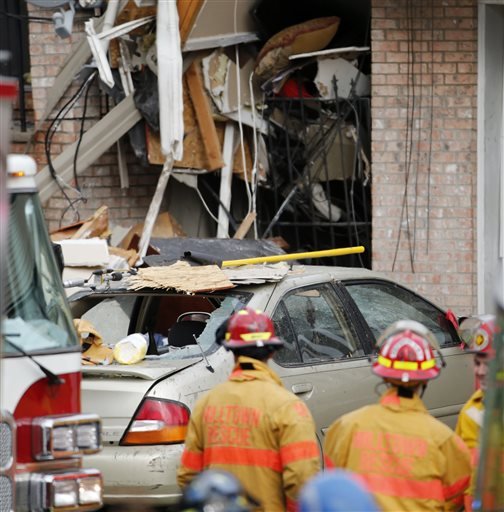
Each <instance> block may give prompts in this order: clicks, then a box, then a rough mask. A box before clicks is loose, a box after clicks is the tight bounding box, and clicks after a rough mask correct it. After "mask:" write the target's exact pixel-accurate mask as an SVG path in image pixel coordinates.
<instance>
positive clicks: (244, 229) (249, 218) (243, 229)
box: [233, 212, 257, 240]
mask: <svg viewBox="0 0 504 512" xmlns="http://www.w3.org/2000/svg"><path fill="white" fill-rule="evenodd" d="M256 215H257V214H256V212H248V213H247V215H246V216H245V218H244V219H243V221H242V223H241V224H240V226H239V227H238V229H237V230H236V233H235V234H234V236H233V238H234V239H235V240H243V239H244V238H245V235H246V234H247V233H248V231H249V229H250V226H252V224H253V223H254V220H255V218H256Z"/></svg>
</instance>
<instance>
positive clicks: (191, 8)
mask: <svg viewBox="0 0 504 512" xmlns="http://www.w3.org/2000/svg"><path fill="white" fill-rule="evenodd" d="M162 4H163V8H161V6H160V5H159V4H157V3H155V2H151V1H147V0H144V1H142V0H128V1H124V0H122V1H120V0H117V1H114V0H110V2H108V7H107V10H106V11H105V13H104V14H103V15H102V17H101V18H98V19H95V20H90V21H89V22H88V23H87V31H86V32H87V40H86V41H83V42H82V43H81V44H80V45H79V46H78V47H77V50H76V51H75V52H74V53H73V54H72V56H71V57H70V58H69V59H68V60H67V62H66V63H65V65H64V66H63V68H62V70H61V72H60V75H59V76H58V77H57V79H56V82H55V85H54V87H53V89H52V92H53V94H52V96H51V97H50V98H49V101H48V106H47V109H46V112H45V113H44V116H43V117H47V116H48V115H49V114H50V112H51V110H52V109H53V108H54V106H55V105H56V103H57V102H58V100H59V97H58V95H61V94H62V93H63V92H64V91H65V90H66V88H67V87H68V85H69V84H70V83H71V81H72V80H73V78H74V76H75V75H77V73H78V72H79V71H80V70H81V69H82V67H83V66H84V65H86V66H89V65H91V67H93V66H94V67H96V68H97V71H98V73H99V75H100V77H101V82H102V85H103V84H105V85H103V88H104V90H105V91H107V93H109V94H111V96H112V98H113V100H114V102H115V103H116V105H115V106H114V107H113V108H112V109H111V110H110V111H109V112H108V114H106V115H105V116H104V117H103V118H102V119H101V120H100V121H98V122H97V123H96V124H94V125H93V126H92V127H91V128H90V129H89V130H88V131H87V132H86V133H85V134H84V136H83V137H82V140H81V141H80V142H79V143H78V145H77V143H76V144H74V145H72V146H69V147H67V148H66V150H65V151H64V152H63V153H62V154H60V155H59V156H58V157H57V158H55V159H54V161H53V162H51V165H49V166H48V167H46V168H44V169H43V170H42V171H41V172H40V173H39V175H38V178H37V179H38V181H39V184H40V186H41V198H42V200H43V201H45V200H47V199H48V198H49V197H50V196H51V195H52V193H53V192H54V190H55V186H56V185H55V181H54V180H56V179H59V180H63V181H68V180H70V179H71V172H72V166H73V165H74V161H75V168H76V171H77V173H81V172H82V171H83V170H84V169H86V168H87V167H88V166H90V165H92V164H93V162H94V161H95V160H96V159H97V158H99V156H100V155H101V154H103V152H104V151H106V150H107V149H108V148H110V147H112V146H113V145H114V144H116V143H117V142H118V141H119V139H120V138H121V137H122V136H123V135H124V134H125V133H127V132H130V134H131V130H133V129H135V130H136V136H135V137H130V141H131V143H132V144H133V147H134V150H135V154H142V155H143V157H144V158H145V159H146V160H147V161H148V162H149V163H150V164H151V165H162V166H163V171H162V173H161V178H160V182H159V184H158V189H157V191H156V193H155V195H154V198H153V202H152V204H151V208H150V209H149V212H148V214H147V218H146V222H145V224H144V226H145V227H144V230H145V232H144V233H143V234H142V237H141V240H140V245H141V246H142V247H145V248H146V247H147V245H148V241H149V239H150V236H151V231H149V230H150V229H151V228H152V226H153V224H154V222H155V219H156V218H157V215H158V212H159V207H160V203H161V199H162V197H163V194H164V190H165V187H166V186H167V184H168V181H169V178H170V176H171V175H172V173H186V174H187V173H188V174H192V175H196V176H197V179H198V180H202V181H204V180H207V183H206V184H207V185H209V186H210V187H214V188H216V189H217V190H216V191H215V193H216V194H218V208H217V210H216V211H215V212H213V213H212V212H210V214H211V215H213V217H214V218H215V221H216V234H217V236H218V237H229V236H230V234H231V235H232V232H231V233H230V226H233V227H234V226H239V224H240V222H242V221H245V219H247V224H246V225H247V229H251V228H253V230H252V232H253V236H254V237H256V238H260V237H263V236H268V235H278V236H282V237H283V238H284V239H285V240H287V243H288V244H289V245H290V247H291V249H293V250H314V249H324V248H326V247H335V246H337V245H338V244H340V245H346V246H351V245H360V244H361V243H369V241H370V236H369V235H370V233H369V229H370V228H369V226H370V219H369V218H368V212H369V191H368V183H369V178H370V165H369V158H368V156H367V155H369V127H370V120H369V116H370V114H369V94H370V91H369V76H368V74H367V73H368V70H369V62H368V54H369V47H367V46H366V42H367V39H366V38H367V34H368V28H369V27H368V22H369V10H370V9H369V5H367V4H368V3H366V2H364V1H363V0H358V1H356V5H358V6H359V8H360V9H361V10H362V12H364V13H365V14H363V15H362V16H361V17H358V16H354V17H352V16H350V15H349V14H348V6H345V4H348V2H343V1H339V2H335V1H331V2H327V1H326V2H322V1H317V2H315V3H310V5H305V6H304V8H303V7H302V6H301V5H300V4H298V3H296V2H294V3H292V2H288V3H286V2H275V5H276V7H275V9H272V6H271V5H270V4H271V2H270V3H268V2H264V1H262V2H259V3H257V2H256V1H255V0H235V1H233V2H220V1H218V0H190V1H179V2H178V3H177V9H173V10H171V11H170V10H169V8H168V4H172V3H170V2H163V3H162ZM164 4H167V5H166V6H164ZM279 4H282V5H283V6H284V8H287V9H290V10H291V14H294V13H295V16H294V17H293V20H294V19H295V21H296V23H294V24H292V25H290V26H282V27H280V25H279V24H281V21H280V20H279V19H276V20H274V19H272V18H271V17H274V16H276V17H278V16H279V14H278V13H277V14H275V12H277V11H276V8H277V7H278V5H279ZM172 6H173V4H172ZM165 7H166V8H165ZM366 9H367V11H366ZM284 12H285V11H284ZM355 12H357V11H355V10H354V13H353V14H354V15H355ZM288 18H289V17H288ZM289 19H290V18H289ZM349 24H353V26H352V27H349ZM275 27H276V28H275ZM277 28H278V29H279V30H278V31H277V32H275V33H272V30H276V29H277ZM352 30H353V33H354V34H356V36H355V37H354V39H353V40H352V38H351V37H347V35H348V34H350V33H352ZM341 31H343V33H344V34H346V35H345V38H344V40H342V39H341V38H338V34H339V33H340V32H341ZM342 41H343V42H344V43H345V46H342ZM89 63H90V64H89ZM40 125H41V123H39V126H40ZM139 127H140V128H139ZM216 172H218V173H219V174H218V176H219V177H218V178H216V177H215V176H214V177H213V178H212V177H211V176H212V175H215V173H216ZM233 178H234V179H233ZM121 179H122V180H123V183H125V184H127V181H128V180H127V169H125V168H122V169H121ZM236 179H237V180H238V182H241V183H242V186H241V187H240V191H239V192H233V187H232V183H233V182H234V181H235V180H236ZM259 201H263V202H264V204H260V205H259V204H258V203H259ZM233 229H234V228H233ZM242 231H243V230H242ZM243 236H244V235H243ZM142 247H140V253H141V256H142V257H143V256H145V251H143V249H142ZM368 253H370V251H368ZM338 263H340V264H341V261H339V262H338ZM351 263H352V264H356V263H357V264H358V263H359V262H356V261H352V262H351ZM361 263H363V262H362V261H361ZM363 264H365V262H364V263H363Z"/></svg>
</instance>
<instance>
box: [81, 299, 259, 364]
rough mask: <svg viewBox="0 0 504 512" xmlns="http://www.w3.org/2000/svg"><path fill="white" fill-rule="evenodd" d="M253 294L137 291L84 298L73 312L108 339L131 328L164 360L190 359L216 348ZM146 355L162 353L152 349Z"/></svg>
mask: <svg viewBox="0 0 504 512" xmlns="http://www.w3.org/2000/svg"><path fill="white" fill-rule="evenodd" d="M250 297H251V295H250V294H246V293H238V292H236V293H235V292H232V293H228V294H226V295H217V294H211V295H200V294H195V295H185V294H174V293H171V294H170V293H167V294H164V295H163V294H154V295H153V294H145V295H142V294H141V293H140V294H133V293H127V294H125V295H115V296H113V297H99V296H90V297H84V298H81V299H79V300H78V301H77V303H75V304H74V305H73V306H72V311H73V313H74V316H75V317H76V318H77V317H78V318H83V319H85V320H88V321H89V322H91V324H92V325H93V327H94V328H95V329H96V330H97V331H98V332H99V333H100V335H101V336H102V338H103V341H104V343H105V344H107V345H109V346H114V345H115V344H116V343H117V342H118V341H120V340H121V339H123V338H125V337H126V336H127V335H129V334H132V333H140V334H143V335H145V336H146V337H148V339H149V340H150V343H151V344H152V345H154V344H155V346H156V349H157V352H158V353H159V354H161V355H162V357H163V358H164V359H187V358H192V357H199V356H201V353H202V352H205V353H206V354H211V353H212V352H214V351H216V350H218V348H219V345H217V343H216V342H215V332H216V330H217V328H218V327H219V326H220V325H221V324H222V323H223V322H224V320H225V319H227V318H228V317H229V316H230V315H231V314H232V313H233V312H234V311H236V310H237V309H239V308H241V307H243V306H244V305H246V304H247V302H248V301H249V300H250ZM147 357H153V358H155V357H159V355H157V354H155V353H153V354H150V355H148V356H147Z"/></svg>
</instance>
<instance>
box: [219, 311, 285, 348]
mask: <svg viewBox="0 0 504 512" xmlns="http://www.w3.org/2000/svg"><path fill="white" fill-rule="evenodd" d="M222 344H223V345H224V346H225V347H226V348H229V349H236V348H245V347H266V346H268V345H273V346H282V345H283V344H284V342H283V341H282V340H281V339H280V338H277V337H276V335H275V328H274V327H273V322H272V321H271V318H270V317H269V316H268V315H267V314H266V313H263V312H262V311H259V310H255V309H252V308H248V307H247V308H244V309H240V311H238V312H236V313H234V314H233V315H232V316H231V318H230V319H229V321H228V324H227V332H226V335H225V337H224V340H223V341H222Z"/></svg>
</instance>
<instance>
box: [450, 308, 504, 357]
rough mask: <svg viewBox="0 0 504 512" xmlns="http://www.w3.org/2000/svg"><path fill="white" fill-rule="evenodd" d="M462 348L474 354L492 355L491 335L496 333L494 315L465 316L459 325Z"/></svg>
mask: <svg viewBox="0 0 504 512" xmlns="http://www.w3.org/2000/svg"><path fill="white" fill-rule="evenodd" d="M458 332H459V336H460V339H461V340H462V343H463V348H464V349H465V350H467V351H468V352H471V353H474V354H486V355H488V356H493V355H494V348H493V337H494V334H495V333H496V324H495V317H494V316H493V315H479V316H472V317H468V318H465V319H464V320H463V321H462V322H461V324H460V327H459V331H458Z"/></svg>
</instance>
